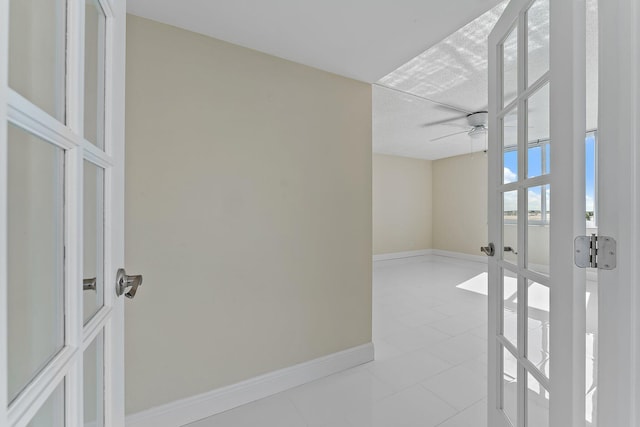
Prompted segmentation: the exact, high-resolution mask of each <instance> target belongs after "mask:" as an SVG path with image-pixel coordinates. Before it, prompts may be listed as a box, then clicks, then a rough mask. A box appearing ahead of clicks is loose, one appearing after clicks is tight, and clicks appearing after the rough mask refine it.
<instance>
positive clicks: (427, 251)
mask: <svg viewBox="0 0 640 427" xmlns="http://www.w3.org/2000/svg"><path fill="white" fill-rule="evenodd" d="M432 252H433V251H432V249H420V250H417V251H407V252H393V253H389V254H379V255H374V256H373V260H374V261H386V260H389V259H400V258H410V257H414V256H423V255H431V254H432Z"/></svg>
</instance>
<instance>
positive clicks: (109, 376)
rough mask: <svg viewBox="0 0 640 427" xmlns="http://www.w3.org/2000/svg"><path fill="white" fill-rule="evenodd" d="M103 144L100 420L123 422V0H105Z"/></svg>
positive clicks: (106, 423)
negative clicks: (105, 313)
mask: <svg viewBox="0 0 640 427" xmlns="http://www.w3.org/2000/svg"><path fill="white" fill-rule="evenodd" d="M106 3H108V4H109V8H106V7H105V11H106V12H107V14H108V21H107V24H108V25H107V49H106V62H107V64H109V66H108V67H107V70H106V75H105V78H106V90H105V137H106V138H105V142H106V143H108V144H107V146H106V147H105V148H106V150H107V153H108V154H109V155H110V156H111V159H112V161H113V167H111V168H108V169H107V170H106V175H105V194H107V195H108V196H107V197H106V198H105V217H106V222H105V228H106V229H105V289H106V292H105V305H107V306H110V307H112V314H111V318H110V320H109V321H108V322H107V323H106V325H105V334H104V355H105V356H104V360H105V363H104V371H105V372H104V379H105V384H104V386H105V400H104V405H105V407H104V411H105V425H107V426H124V424H125V421H124V414H125V406H124V395H125V388H124V375H125V366H124V300H125V298H118V297H117V295H116V293H115V291H114V286H115V282H116V277H115V275H116V271H117V270H118V268H120V267H123V266H124V265H125V259H124V194H125V187H124V183H125V163H124V162H125V60H126V56H125V52H126V13H127V12H126V2H125V1H108V2H106Z"/></svg>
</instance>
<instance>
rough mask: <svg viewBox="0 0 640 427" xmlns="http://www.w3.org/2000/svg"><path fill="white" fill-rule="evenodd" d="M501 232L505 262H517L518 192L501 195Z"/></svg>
mask: <svg viewBox="0 0 640 427" xmlns="http://www.w3.org/2000/svg"><path fill="white" fill-rule="evenodd" d="M502 206H503V211H504V215H503V231H502V243H503V247H504V248H505V249H504V252H503V255H502V258H503V259H504V260H505V261H509V262H511V263H514V264H517V262H518V256H517V252H518V191H517V190H514V191H507V192H505V193H504V194H503V205H502Z"/></svg>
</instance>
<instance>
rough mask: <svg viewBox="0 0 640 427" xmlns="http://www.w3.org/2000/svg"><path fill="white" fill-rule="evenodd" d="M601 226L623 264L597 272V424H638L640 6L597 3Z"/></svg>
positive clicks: (614, 0) (633, 0) (622, 1)
mask: <svg viewBox="0 0 640 427" xmlns="http://www.w3.org/2000/svg"><path fill="white" fill-rule="evenodd" d="M598 3H599V5H598V7H599V10H598V14H599V43H600V46H599V108H598V110H599V118H598V128H599V129H598V139H599V145H598V162H599V163H598V168H599V169H598V171H599V178H598V197H599V201H598V203H599V211H598V213H599V218H598V232H599V233H600V234H602V235H606V236H611V237H613V238H615V239H616V240H617V243H618V262H617V264H618V266H617V268H616V269H615V270H612V271H604V270H600V271H599V272H598V273H599V274H598V284H599V293H598V295H599V297H598V301H599V307H598V310H599V314H598V320H599V324H598V340H599V347H598V425H599V426H602V427H605V426H634V427H635V426H639V425H640V405H639V404H638V402H639V399H640V336H639V334H640V290H639V289H638V287H639V286H640V166H639V165H640V148H639V147H638V144H640V5H638V1H637V0H600V1H599V2H598Z"/></svg>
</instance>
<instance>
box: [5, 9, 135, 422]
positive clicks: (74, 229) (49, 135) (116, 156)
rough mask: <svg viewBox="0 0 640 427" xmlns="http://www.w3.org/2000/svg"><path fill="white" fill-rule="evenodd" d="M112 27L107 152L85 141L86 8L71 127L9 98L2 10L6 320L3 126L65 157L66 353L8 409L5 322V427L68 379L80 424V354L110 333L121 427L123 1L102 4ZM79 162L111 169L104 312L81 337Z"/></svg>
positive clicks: (73, 27)
mask: <svg viewBox="0 0 640 427" xmlns="http://www.w3.org/2000/svg"><path fill="white" fill-rule="evenodd" d="M99 1H100V3H101V6H102V8H103V9H104V11H105V13H106V15H107V17H108V19H109V20H110V22H111V25H109V26H108V28H107V32H106V46H107V50H106V56H105V60H106V63H107V64H108V65H107V67H106V69H105V73H106V74H105V76H106V81H107V86H106V90H105V145H106V151H105V152H103V151H101V150H100V149H98V148H96V147H95V146H94V145H93V144H91V143H90V142H88V141H86V140H84V138H83V137H82V135H83V115H82V114H83V113H82V111H83V102H84V93H83V90H84V89H83V88H84V78H83V75H84V43H83V38H84V26H83V23H84V16H85V0H67V40H68V43H67V44H66V51H67V57H66V72H67V78H66V99H67V105H68V107H67V124H66V125H64V124H62V123H60V122H58V121H57V120H56V119H54V118H53V117H51V116H49V115H48V114H47V113H46V112H44V111H43V110H41V109H39V108H38V107H36V106H34V105H33V104H32V103H31V102H29V101H28V100H27V99H25V98H23V97H22V96H20V95H19V94H18V93H16V92H14V91H12V90H10V89H9V88H8V58H9V53H8V47H9V41H8V37H9V25H10V23H9V16H10V14H9V0H0V312H1V313H6V304H7V288H8V283H7V267H8V266H7V255H8V251H9V250H10V248H9V247H8V233H7V227H8V218H7V212H8V206H7V185H8V180H7V173H6V171H7V170H8V162H7V156H6V153H7V123H8V121H12V122H13V123H14V124H16V125H17V126H19V127H21V128H23V129H25V130H27V131H29V132H31V133H33V134H35V135H38V136H39V137H42V138H43V139H45V140H47V141H49V142H50V143H52V144H54V145H56V146H58V147H60V148H62V149H64V150H65V225H64V226H65V284H64V286H65V288H64V289H65V291H64V292H65V302H64V305H65V332H66V333H65V343H64V348H63V349H62V350H61V351H60V352H59V353H58V354H57V355H56V356H55V357H54V358H53V359H52V360H51V361H50V363H48V364H47V366H46V367H45V368H44V369H43V370H42V371H41V372H40V373H38V374H37V375H36V377H35V378H34V380H33V381H31V382H30V383H29V385H28V386H27V388H26V389H25V390H24V391H23V392H21V394H20V395H19V396H18V397H17V398H16V399H15V401H14V402H13V403H12V404H11V406H10V407H9V401H8V399H9V398H8V395H7V378H8V372H7V355H8V349H7V331H8V329H7V328H8V325H7V319H6V316H0V425H1V426H12V425H25V424H26V423H27V422H29V420H30V418H31V417H32V416H33V415H34V414H35V413H36V412H37V411H38V410H39V408H40V407H41V405H42V404H43V403H44V402H45V401H46V400H47V398H48V397H49V395H50V393H51V392H52V391H53V390H54V389H55V388H56V387H57V386H58V384H60V381H61V380H62V378H65V393H64V394H65V415H66V416H65V425H66V426H72V427H76V426H77V427H79V426H81V425H82V424H83V420H82V413H83V412H82V411H83V391H82V388H83V381H82V369H83V366H82V364H83V351H84V350H85V349H86V348H87V347H88V346H89V345H90V344H91V342H92V340H93V339H94V337H95V336H97V334H98V333H100V331H101V330H102V329H103V327H104V349H105V350H104V351H105V354H104V360H105V366H104V370H105V372H104V375H105V378H104V379H105V383H104V386H105V396H104V404H105V408H104V415H105V425H107V426H124V298H118V297H117V296H116V295H115V276H116V270H117V268H119V267H122V266H124V137H125V132H124V106H125V49H126V43H125V29H126V22H125V20H126V2H125V0H99ZM83 159H89V160H90V161H92V162H94V163H95V164H97V165H100V166H102V167H105V168H106V173H105V194H106V197H105V200H104V203H105V218H106V221H105V260H104V265H105V282H104V286H105V295H104V297H105V298H104V307H102V309H100V311H99V312H98V313H97V314H96V315H95V317H94V318H93V319H92V320H91V321H89V322H88V323H87V325H85V326H84V327H83V318H82V292H83V291H82V283H83V276H82V274H83V272H82V269H83V267H82V256H83V254H82V241H83V236H82V233H83V222H82V215H83V213H82V209H83V207H82V206H83V204H82V197H83V196H82V177H83V175H82V174H83V161H84V160H83Z"/></svg>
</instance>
